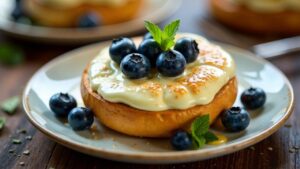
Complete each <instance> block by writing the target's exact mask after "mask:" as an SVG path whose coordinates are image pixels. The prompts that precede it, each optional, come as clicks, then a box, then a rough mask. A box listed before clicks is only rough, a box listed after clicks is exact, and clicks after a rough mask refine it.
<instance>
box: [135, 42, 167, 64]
mask: <svg viewBox="0 0 300 169" xmlns="http://www.w3.org/2000/svg"><path fill="white" fill-rule="evenodd" d="M161 52H162V50H161V49H160V46H159V44H158V43H157V42H156V41H155V40H153V39H146V40H144V41H143V42H142V43H141V44H140V46H139V48H138V53H141V54H143V55H144V56H146V57H147V58H148V59H149V61H150V63H151V66H152V67H155V65H156V60H157V57H158V56H159V55H160V53H161Z"/></svg>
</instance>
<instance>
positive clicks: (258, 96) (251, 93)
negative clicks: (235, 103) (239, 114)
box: [241, 87, 267, 110]
mask: <svg viewBox="0 0 300 169" xmlns="http://www.w3.org/2000/svg"><path fill="white" fill-rule="evenodd" d="M266 99H267V96H266V93H265V92H264V90H262V89H260V88H253V87H250V88H249V89H247V90H245V91H244V92H243V93H242V95H241V102H242V103H243V105H244V107H245V108H246V109H249V110H253V109H258V108H260V107H262V106H263V105H264V104H265V102H266Z"/></svg>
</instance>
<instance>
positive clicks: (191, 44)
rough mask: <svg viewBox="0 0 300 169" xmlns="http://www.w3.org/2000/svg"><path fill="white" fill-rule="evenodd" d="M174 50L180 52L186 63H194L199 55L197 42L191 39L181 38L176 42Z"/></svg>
mask: <svg viewBox="0 0 300 169" xmlns="http://www.w3.org/2000/svg"><path fill="white" fill-rule="evenodd" d="M174 50H177V51H178V52H180V53H181V54H182V55H183V56H184V57H185V60H186V62H187V63H191V62H194V61H195V60H196V59H197V57H198V55H199V48H198V44H197V42H196V41H195V40H194V39H192V38H181V39H179V40H177V42H176V44H175V46H174Z"/></svg>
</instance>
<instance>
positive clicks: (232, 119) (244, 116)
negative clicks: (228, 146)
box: [221, 107, 250, 132]
mask: <svg viewBox="0 0 300 169" xmlns="http://www.w3.org/2000/svg"><path fill="white" fill-rule="evenodd" d="M221 119H222V124H223V126H224V127H225V128H226V129H227V130H228V131H232V132H238V131H242V130H245V129H246V128H247V127H248V126H249V123H250V116H249V113H248V112H247V111H246V110H245V109H242V108H240V107H232V108H230V109H228V110H225V111H224V112H223V113H222V118H221Z"/></svg>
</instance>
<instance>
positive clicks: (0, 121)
mask: <svg viewBox="0 0 300 169" xmlns="http://www.w3.org/2000/svg"><path fill="white" fill-rule="evenodd" d="M5 122H6V120H5V118H4V117H0V131H1V130H2V129H3V128H4V126H5Z"/></svg>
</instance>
